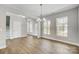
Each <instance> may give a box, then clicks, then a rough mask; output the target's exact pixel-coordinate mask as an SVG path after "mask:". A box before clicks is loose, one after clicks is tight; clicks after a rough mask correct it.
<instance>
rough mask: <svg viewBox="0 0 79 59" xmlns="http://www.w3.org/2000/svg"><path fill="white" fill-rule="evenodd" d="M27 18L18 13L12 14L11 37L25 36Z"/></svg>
mask: <svg viewBox="0 0 79 59" xmlns="http://www.w3.org/2000/svg"><path fill="white" fill-rule="evenodd" d="M26 34H27V32H26V20H25V18H23V17H21V16H17V15H10V38H17V37H25V36H26Z"/></svg>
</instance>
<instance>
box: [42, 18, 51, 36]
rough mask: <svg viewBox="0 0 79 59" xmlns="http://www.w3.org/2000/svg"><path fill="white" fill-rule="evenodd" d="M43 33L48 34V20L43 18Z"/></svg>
mask: <svg viewBox="0 0 79 59" xmlns="http://www.w3.org/2000/svg"><path fill="white" fill-rule="evenodd" d="M43 33H44V34H50V20H46V19H45V18H43Z"/></svg>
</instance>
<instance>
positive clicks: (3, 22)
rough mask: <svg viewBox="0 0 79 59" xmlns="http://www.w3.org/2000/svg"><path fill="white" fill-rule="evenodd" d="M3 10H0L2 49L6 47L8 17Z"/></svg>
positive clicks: (0, 42)
mask: <svg viewBox="0 0 79 59" xmlns="http://www.w3.org/2000/svg"><path fill="white" fill-rule="evenodd" d="M5 16H6V15H5V13H4V12H3V11H0V49H1V48H5V47H6V17H5Z"/></svg>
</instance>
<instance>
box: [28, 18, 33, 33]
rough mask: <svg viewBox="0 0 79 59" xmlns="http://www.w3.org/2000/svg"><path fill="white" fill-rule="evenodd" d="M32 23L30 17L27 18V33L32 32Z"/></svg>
mask: <svg viewBox="0 0 79 59" xmlns="http://www.w3.org/2000/svg"><path fill="white" fill-rule="evenodd" d="M32 25H33V23H32V21H31V20H30V19H28V20H27V32H28V33H32V32H33V28H32V27H33V26H32Z"/></svg>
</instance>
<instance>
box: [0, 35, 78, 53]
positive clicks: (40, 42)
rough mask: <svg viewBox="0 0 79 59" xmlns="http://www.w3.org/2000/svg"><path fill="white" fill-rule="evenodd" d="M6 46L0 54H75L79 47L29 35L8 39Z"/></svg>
mask: <svg viewBox="0 0 79 59" xmlns="http://www.w3.org/2000/svg"><path fill="white" fill-rule="evenodd" d="M6 42H7V48H5V49H1V50H0V53H1V54H68V53H69V54H72V53H73V54H76V53H79V47H77V46H73V45H69V44H65V43H61V42H56V41H52V40H46V39H38V38H36V37H32V36H29V37H27V38H17V39H9V40H7V41H6Z"/></svg>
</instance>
